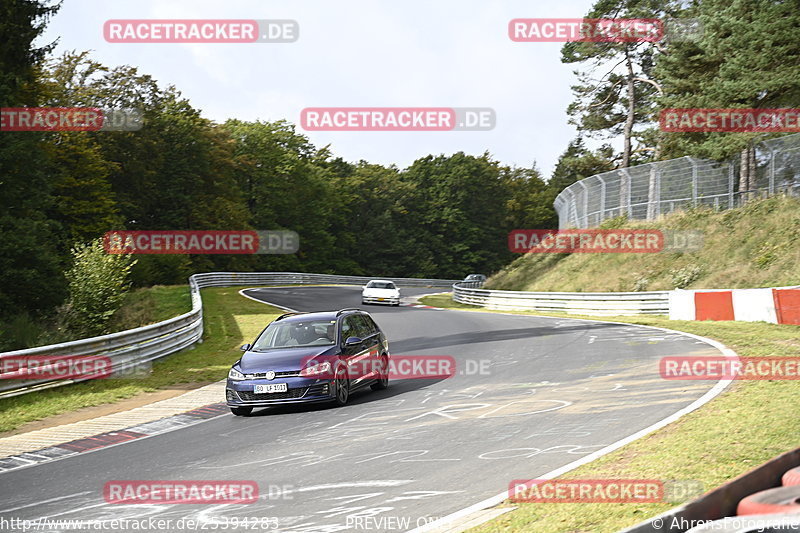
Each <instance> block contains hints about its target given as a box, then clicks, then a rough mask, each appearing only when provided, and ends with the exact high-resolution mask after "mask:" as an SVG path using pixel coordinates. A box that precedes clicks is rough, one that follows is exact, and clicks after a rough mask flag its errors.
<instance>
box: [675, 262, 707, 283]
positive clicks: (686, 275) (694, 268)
mask: <svg viewBox="0 0 800 533" xmlns="http://www.w3.org/2000/svg"><path fill="white" fill-rule="evenodd" d="M702 275H703V268H702V267H700V266H698V265H687V266H685V267H683V268H678V269H675V270H670V271H669V276H670V280H671V281H672V284H673V285H674V286H675V288H676V289H685V288H686V287H688V286H689V285H691V284H692V283H694V282H695V281H697V280H698V279H699V278H700V276H702Z"/></svg>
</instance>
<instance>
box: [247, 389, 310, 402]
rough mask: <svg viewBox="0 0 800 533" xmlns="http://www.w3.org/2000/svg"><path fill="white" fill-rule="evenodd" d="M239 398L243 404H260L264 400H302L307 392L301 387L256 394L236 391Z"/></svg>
mask: <svg viewBox="0 0 800 533" xmlns="http://www.w3.org/2000/svg"><path fill="white" fill-rule="evenodd" d="M236 392H237V393H238V394H239V397H241V399H242V400H243V401H245V402H260V401H264V400H295V399H297V398H302V397H303V396H305V395H306V392H308V387H301V388H299V389H289V390H288V391H286V392H265V393H258V394H256V393H255V392H248V391H236Z"/></svg>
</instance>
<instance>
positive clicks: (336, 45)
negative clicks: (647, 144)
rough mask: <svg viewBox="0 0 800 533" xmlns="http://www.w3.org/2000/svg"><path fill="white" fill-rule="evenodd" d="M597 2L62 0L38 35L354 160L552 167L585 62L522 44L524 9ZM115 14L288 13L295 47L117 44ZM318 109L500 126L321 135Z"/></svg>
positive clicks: (540, 13)
mask: <svg viewBox="0 0 800 533" xmlns="http://www.w3.org/2000/svg"><path fill="white" fill-rule="evenodd" d="M591 4H592V1H591V0H561V1H559V2H544V1H541V0H506V1H499V0H424V1H423V0H404V1H403V2H397V1H394V0H392V1H389V0H336V1H332V0H225V1H220V0H213V1H209V0H189V1H184V0H114V1H108V0H64V3H63V4H62V7H61V9H60V10H59V12H58V13H57V14H56V15H55V16H54V17H53V18H52V19H51V20H50V23H49V24H48V26H47V29H46V31H45V33H44V35H43V36H42V38H41V40H40V41H39V42H38V43H37V44H42V43H43V42H51V41H53V40H55V39H56V38H58V39H59V40H58V45H57V47H56V49H55V54H56V55H59V54H60V53H62V52H64V51H71V50H77V51H83V50H92V58H93V59H95V60H97V61H100V62H101V63H103V64H104V65H106V66H109V67H115V66H119V65H132V66H136V67H137V68H138V69H139V71H140V72H141V73H146V74H150V75H151V76H153V77H154V78H155V79H156V80H158V82H159V84H160V85H162V86H167V85H170V84H171V85H175V86H176V87H177V88H178V89H179V90H180V91H181V92H182V93H183V95H184V96H185V97H187V98H188V99H189V101H190V102H191V103H192V105H193V106H194V107H195V108H198V109H200V110H201V111H202V114H203V116H204V117H206V118H209V119H211V120H214V121H217V122H223V121H225V120H226V119H229V118H236V119H240V120H246V121H254V120H266V121H276V120H281V119H285V120H287V121H289V122H292V123H294V124H298V128H297V131H298V132H299V133H302V134H303V135H306V136H307V137H308V138H309V139H310V140H311V142H312V143H314V145H315V146H317V147H323V146H326V145H330V147H331V150H332V152H333V154H334V156H339V157H342V158H344V159H345V160H347V161H351V162H357V161H359V160H362V159H363V160H366V161H369V162H371V163H380V164H384V165H392V164H393V165H396V166H398V167H399V168H405V167H407V166H409V165H410V164H411V163H412V162H413V161H414V160H415V159H418V158H420V157H425V156H427V155H429V154H434V155H439V154H452V153H454V152H459V151H462V152H465V153H467V154H472V155H481V154H483V153H484V152H489V153H490V154H491V155H492V157H493V158H495V159H496V160H498V161H500V162H501V163H503V164H507V165H515V166H519V167H530V166H531V165H533V164H536V166H537V167H538V168H539V169H540V170H541V171H542V172H543V174H544V176H545V177H549V176H550V174H551V172H552V170H553V168H554V166H555V164H556V162H557V160H558V157H559V155H560V154H561V153H562V152H563V151H564V150H565V149H566V147H567V144H568V143H569V141H570V140H572V139H573V138H574V137H575V136H576V130H575V128H574V127H573V126H570V125H569V124H568V123H567V118H568V117H567V115H566V108H567V105H569V103H570V101H571V98H572V93H571V91H570V86H571V85H573V84H574V83H575V82H576V78H575V76H574V74H573V73H572V71H573V70H574V68H575V66H574V65H563V64H561V62H560V48H561V43H518V42H513V41H511V39H509V37H508V30H507V28H508V22H509V21H510V20H512V19H515V18H548V17H556V18H580V17H582V16H584V15H585V14H586V12H587V11H588V10H589V8H590V7H591ZM109 19H259V20H263V19H268V20H271V19H291V20H295V21H297V23H298V25H299V30H300V31H299V33H300V35H299V39H298V40H297V41H295V42H292V43H247V44H239V43H236V44H211V43H202V44H185V43H173V44H162V43H159V44H153V43H146V44H134V43H109V42H106V41H105V39H104V37H103V23H104V22H105V21H106V20H109ZM307 107H490V108H492V109H494V110H495V112H496V117H497V119H496V120H497V123H496V126H495V128H494V129H493V130H491V131H439V132H365V131H360V132H321V131H304V130H302V129H301V128H300V126H299V122H300V112H301V110H302V109H304V108H307Z"/></svg>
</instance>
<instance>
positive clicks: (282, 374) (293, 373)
mask: <svg viewBox="0 0 800 533" xmlns="http://www.w3.org/2000/svg"><path fill="white" fill-rule="evenodd" d="M299 375H300V371H299V370H291V371H287V372H275V378H276V379H277V378H296V377H297V376H299ZM244 377H245V379H264V378H266V377H267V373H266V372H254V373H252V374H245V376H244Z"/></svg>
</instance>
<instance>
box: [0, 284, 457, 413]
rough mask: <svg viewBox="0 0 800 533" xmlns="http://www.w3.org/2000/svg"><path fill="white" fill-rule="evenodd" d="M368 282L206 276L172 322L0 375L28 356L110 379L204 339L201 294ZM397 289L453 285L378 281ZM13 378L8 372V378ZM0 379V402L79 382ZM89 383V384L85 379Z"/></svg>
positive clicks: (54, 352) (45, 352) (39, 350)
mask: <svg viewBox="0 0 800 533" xmlns="http://www.w3.org/2000/svg"><path fill="white" fill-rule="evenodd" d="M371 279H375V278H369V277H364V276H334V275H329V274H309V273H304V272H208V273H203V274H195V275H193V276H191V277H190V278H189V288H190V291H191V296H192V310H191V311H189V312H188V313H184V314H182V315H180V316H177V317H175V318H170V319H169V320H164V321H163V322H158V323H156V324H151V325H149V326H143V327H140V328H135V329H129V330H127V331H120V332H119V333H111V334H109V335H102V336H100V337H92V338H89V339H81V340H77V341H72V342H64V343H60V344H51V345H48V346H38V347H36V348H30V349H27V350H16V351H13V352H4V353H0V372H2V369H5V368H8V366H12V367H13V365H5V364H4V362H8V361H10V360H13V359H17V360H19V359H20V358H24V357H30V356H81V355H82V356H103V357H108V358H109V359H110V360H111V362H112V369H113V371H114V373H115V374H116V373H123V374H124V372H125V371H129V370H132V369H136V368H139V367H140V366H141V365H144V364H146V363H149V362H150V361H153V360H155V359H159V358H161V357H164V356H167V355H169V354H172V353H175V352H177V351H179V350H182V349H184V348H187V347H189V346H191V345H193V344H194V343H196V342H202V338H203V301H202V299H201V297H200V289H203V288H206V287H231V286H236V285H251V286H259V285H315V284H337V285H362V284H364V283H366V282H368V281H369V280H371ZM382 279H388V280H391V281H394V282H395V283H396V284H397V285H398V286H401V287H450V286H451V285H452V284H453V283H454V282H455V281H456V280H441V279H421V278H382ZM11 373H13V372H7V374H11ZM4 376H5V377H6V378H8V377H10V376H8V375H4V374H1V373H0V398H3V397H9V396H17V395H20V394H26V393H29V392H34V391H37V390H43V389H48V388H52V387H58V386H61V385H67V384H69V383H75V382H76V381H80V380H79V379H57V378H52V377H49V378H42V379H4ZM86 379H89V378H86Z"/></svg>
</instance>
